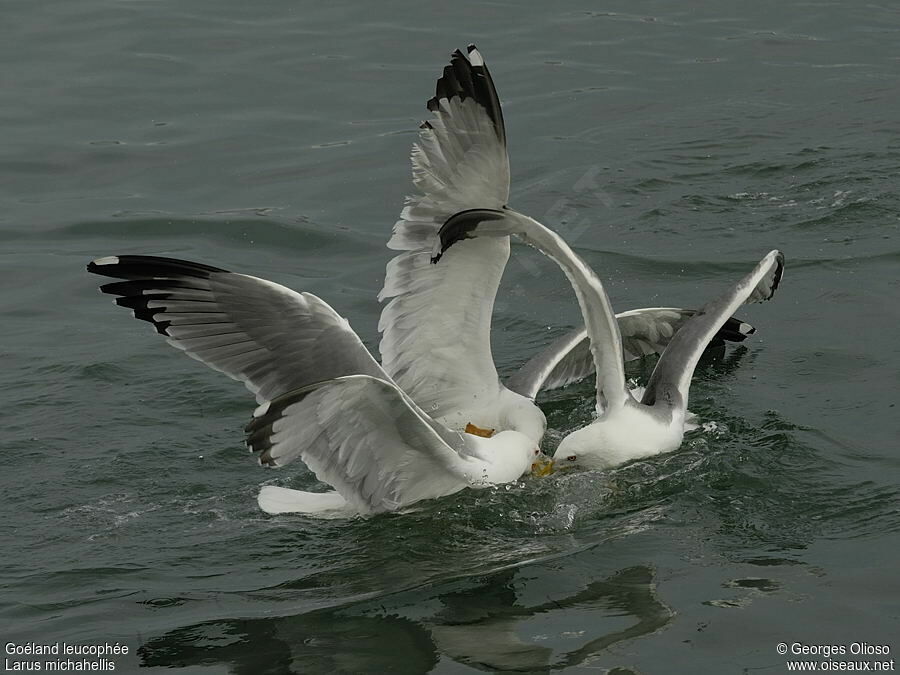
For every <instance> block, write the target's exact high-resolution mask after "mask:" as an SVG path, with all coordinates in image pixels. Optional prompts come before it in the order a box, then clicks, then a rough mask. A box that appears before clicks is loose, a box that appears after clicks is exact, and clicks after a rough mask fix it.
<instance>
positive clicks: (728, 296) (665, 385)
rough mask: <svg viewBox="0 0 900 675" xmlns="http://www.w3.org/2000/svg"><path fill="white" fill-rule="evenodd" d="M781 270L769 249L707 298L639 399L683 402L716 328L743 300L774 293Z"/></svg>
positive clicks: (779, 255)
mask: <svg viewBox="0 0 900 675" xmlns="http://www.w3.org/2000/svg"><path fill="white" fill-rule="evenodd" d="M783 273H784V255H782V253H781V252H780V251H770V252H769V254H768V255H766V257H765V258H763V259H762V260H761V261H760V262H759V263H758V264H757V265H756V267H754V268H753V271H752V272H750V274H748V275H747V276H745V277H744V278H743V279H741V280H740V281H739V282H738V283H736V284H735V285H734V286H732V287H731V288H729V289H728V291H727V292H725V293H723V294H722V295H721V296H719V297H718V298H716V299H715V300H712V301H711V302H708V303H707V304H706V305H704V306H703V308H702V309H700V310H698V311H697V313H696V314H695V315H694V316H693V317H691V319H690V320H689V321H688V322H687V323H686V324H685V325H684V326H683V327H682V328H681V330H679V331H678V332H677V333H676V334H675V337H674V338H672V341H671V342H670V343H669V346H668V348H667V349H666V350H665V352H663V355H662V357H660V359H659V363H657V364H656V368H654V369H653V374H652V375H651V376H650V381H649V382H648V383H647V389H646V391H645V392H644V397H643V400H642V401H641V402H642V403H644V404H646V405H653V404H654V403H656V402H657V401H663V400H669V401H673V402H674V398H675V397H676V396H678V397H680V399H681V401H682V402H683V404H684V405H685V406H686V405H687V402H688V391H689V389H690V385H691V378H692V377H693V376H694V369H695V368H696V367H697V362H698V361H699V360H700V355H701V354H702V353H703V350H704V348H705V347H706V345H707V344H708V343H709V341H710V339H712V337H713V336H714V335H715V334H716V331H718V330H719V329H720V327H721V326H722V325H723V324H724V323H725V322H726V321H727V319H728V317H730V316H731V315H732V314H733V313H734V312H735V310H736V309H737V308H738V307H740V306H741V305H742V304H744V303H749V302H763V301H764V300H769V299H771V297H772V296H773V295H774V294H775V290H776V289H777V288H778V284H779V282H780V281H781V277H782V274H783Z"/></svg>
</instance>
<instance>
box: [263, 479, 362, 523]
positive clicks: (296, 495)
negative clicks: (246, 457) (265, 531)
mask: <svg viewBox="0 0 900 675" xmlns="http://www.w3.org/2000/svg"><path fill="white" fill-rule="evenodd" d="M256 500H257V502H258V503H259V508H261V509H262V510H263V511H265V512H266V513H273V514H275V513H305V514H307V515H311V516H316V517H318V518H345V517H347V516H349V515H352V513H355V512H354V511H352V510H348V507H347V501H346V500H345V499H344V498H343V497H341V496H340V495H339V494H338V493H337V492H303V491H302V490H291V489H289V488H283V487H276V486H274V485H264V486H263V487H262V489H261V490H260V491H259V496H258V497H257V499H256Z"/></svg>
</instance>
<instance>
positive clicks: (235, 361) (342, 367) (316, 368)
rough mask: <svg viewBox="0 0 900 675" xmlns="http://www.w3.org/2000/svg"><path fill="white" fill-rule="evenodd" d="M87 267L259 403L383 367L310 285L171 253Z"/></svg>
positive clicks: (121, 301) (378, 373) (107, 289)
mask: <svg viewBox="0 0 900 675" xmlns="http://www.w3.org/2000/svg"><path fill="white" fill-rule="evenodd" d="M87 269H88V271H89V272H93V273H94V274H100V275H103V276H107V277H113V278H116V279H123V280H124V281H117V282H114V283H109V284H105V285H103V286H101V287H100V290H101V291H103V292H104V293H109V294H111V295H115V296H118V297H117V298H116V304H117V305H121V306H122V307H128V308H129V309H131V310H132V311H133V312H134V316H135V318H138V319H142V320H144V321H148V322H150V323H152V324H153V326H154V327H155V328H156V330H157V332H159V333H161V334H162V335H165V336H166V337H167V338H168V342H169V344H170V345H172V346H173V347H176V348H177V349H180V350H182V351H184V352H185V353H186V354H188V355H189V356H191V357H193V358H195V359H197V360H198V361H202V362H203V363H205V364H206V365H208V366H209V367H210V368H213V369H214V370H218V371H220V372H223V373H225V374H226V375H228V376H229V377H232V378H234V379H236V380H240V381H242V382H243V383H244V384H245V385H246V386H247V388H248V389H249V390H250V391H251V392H253V393H254V394H255V395H256V400H257V402H259V403H262V402H264V401H270V400H272V399H273V398H275V397H277V396H279V395H281V394H284V393H287V392H289V391H291V390H293V389H297V388H299V387H303V386H305V385H308V384H310V383H312V382H317V381H320V380H324V379H330V378H334V377H340V376H342V375H353V374H365V375H372V376H374V377H381V378H386V379H387V375H386V374H385V373H384V371H383V370H382V369H381V367H380V366H379V365H378V363H377V362H376V361H375V360H374V359H373V358H372V356H371V354H369V352H368V350H367V349H366V348H365V346H364V345H363V344H362V342H361V341H360V339H359V337H357V335H356V333H354V332H353V330H352V329H351V328H350V324H349V323H347V320H346V319H344V318H342V317H340V316H338V314H337V313H336V312H335V311H334V310H333V309H332V308H331V307H329V306H328V304H326V303H325V302H323V301H322V300H320V299H319V298H317V297H316V296H314V295H311V294H310V293H296V292H294V291H292V290H290V289H289V288H285V287H284V286H281V285H279V284H276V283H272V282H271V281H266V280H265V279H258V278H256V277H251V276H247V275H244V274H235V273H232V272H229V271H227V270H223V269H219V268H218V267H210V266H208V265H202V264H199V263H193V262H188V261H185V260H175V259H172V258H158V257H154V256H141V255H123V256H109V257H106V258H98V259H97V260H94V261H93V262H91V263H90V264H89V265H88V266H87Z"/></svg>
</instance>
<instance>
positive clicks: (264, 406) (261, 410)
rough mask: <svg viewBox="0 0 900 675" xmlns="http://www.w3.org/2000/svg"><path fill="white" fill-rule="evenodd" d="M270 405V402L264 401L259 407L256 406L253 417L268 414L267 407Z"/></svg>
mask: <svg viewBox="0 0 900 675" xmlns="http://www.w3.org/2000/svg"><path fill="white" fill-rule="evenodd" d="M270 405H271V401H266V402H265V403H263V404H262V405H260V406H257V408H256V410H254V411H253V416H254V417H262V416H263V415H265V414H266V413H267V412H269V406H270Z"/></svg>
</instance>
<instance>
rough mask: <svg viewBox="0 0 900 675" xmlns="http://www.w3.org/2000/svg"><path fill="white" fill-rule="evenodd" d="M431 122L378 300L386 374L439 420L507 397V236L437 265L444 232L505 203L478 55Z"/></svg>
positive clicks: (450, 70)
mask: <svg viewBox="0 0 900 675" xmlns="http://www.w3.org/2000/svg"><path fill="white" fill-rule="evenodd" d="M428 109H429V110H430V111H432V113H434V115H433V117H432V118H431V119H430V120H428V121H426V122H423V123H422V126H421V129H420V132H419V140H418V143H416V144H415V145H414V146H413V150H412V167H413V183H414V185H415V187H416V189H417V190H418V194H416V195H415V196H412V197H408V198H407V200H406V205H405V207H404V209H403V212H402V213H401V216H400V220H399V221H398V222H397V223H396V225H394V233H393V237H392V238H391V240H390V241H389V242H388V247H389V248H392V249H395V250H398V251H401V253H400V254H398V255H397V256H396V257H395V258H394V259H393V260H391V261H390V263H388V266H387V275H386V277H385V281H384V288H383V289H382V290H381V293H380V294H379V296H378V297H379V300H382V301H383V300H390V301H389V302H388V303H387V305H385V307H384V310H383V311H382V314H381V320H380V322H379V326H378V328H379V330H380V331H381V332H382V340H381V345H380V349H381V358H382V365H383V366H384V369H385V370H386V371H387V372H388V374H390V376H391V377H392V378H393V379H394V381H395V382H397V384H398V385H400V387H401V388H402V389H403V390H404V391H405V392H406V393H408V394H409V395H410V396H412V398H413V399H414V400H415V401H416V402H417V403H418V404H419V405H421V406H422V407H423V408H424V409H426V410H428V411H429V413H430V414H431V415H432V416H434V417H441V416H443V415H445V414H447V413H449V412H452V411H458V410H465V409H471V408H472V407H474V406H478V405H482V404H483V403H484V402H485V401H488V400H491V399H492V398H494V397H496V396H497V395H498V394H499V393H500V384H499V380H498V377H497V371H496V369H495V367H494V361H493V357H492V355H491V343H490V331H491V314H492V313H493V307H494V298H495V296H496V293H497V287H498V285H499V283H500V277H501V276H502V274H503V269H504V267H505V266H506V261H507V259H508V258H509V238H508V237H503V238H496V239H488V238H485V239H480V240H473V241H466V242H462V243H461V244H460V245H459V246H458V247H457V248H456V249H454V250H453V251H451V252H449V254H448V256H447V257H446V258H445V259H444V260H443V261H442V264H441V265H432V264H431V262H430V257H431V249H432V247H433V245H434V242H435V240H436V238H437V235H438V230H440V227H441V225H442V224H443V223H444V222H445V221H446V220H447V219H448V218H449V217H450V216H451V215H453V214H454V213H457V212H458V211H463V210H466V209H470V208H494V209H499V208H501V207H502V206H504V205H505V204H506V202H507V199H508V197H509V159H508V157H507V153H506V131H505V129H504V125H503V115H502V113H501V111H500V101H499V99H498V97H497V91H496V89H495V88H494V83H493V81H492V80H491V76H490V73H489V72H488V69H487V66H486V65H484V61H483V59H482V58H481V54H479V52H478V50H477V49H476V48H475V47H474V46H473V45H470V46H469V48H468V54H463V53H462V52H460V51H456V52H454V53H453V56H452V57H451V62H450V65H448V66H446V67H445V68H444V73H443V75H442V76H441V78H440V79H439V80H438V82H437V87H436V92H435V96H434V98H432V99H431V100H430V101H428Z"/></svg>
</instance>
